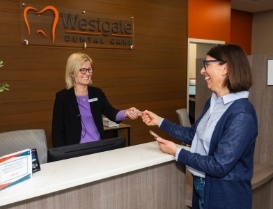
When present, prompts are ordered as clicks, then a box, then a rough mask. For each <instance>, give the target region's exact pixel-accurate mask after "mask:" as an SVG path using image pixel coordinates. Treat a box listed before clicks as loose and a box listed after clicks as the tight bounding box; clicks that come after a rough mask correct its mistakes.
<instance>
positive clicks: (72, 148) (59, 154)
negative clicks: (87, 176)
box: [47, 137, 126, 162]
mask: <svg viewBox="0 0 273 209" xmlns="http://www.w3.org/2000/svg"><path fill="white" fill-rule="evenodd" d="M125 142H126V139H125V137H115V138H111V139H103V140H100V141H96V142H88V143H84V144H73V145H67V146H63V147H55V148H51V149H48V155H47V162H53V161H58V160H64V159H68V158H73V157H79V156H83V155H89V154H94V153H98V152H104V151H108V150H113V149H118V148H122V147H125Z"/></svg>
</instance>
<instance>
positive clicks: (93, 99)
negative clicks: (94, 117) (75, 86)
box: [88, 97, 98, 102]
mask: <svg viewBox="0 0 273 209" xmlns="http://www.w3.org/2000/svg"><path fill="white" fill-rule="evenodd" d="M96 101H98V98H97V97H96V98H92V99H88V102H96Z"/></svg>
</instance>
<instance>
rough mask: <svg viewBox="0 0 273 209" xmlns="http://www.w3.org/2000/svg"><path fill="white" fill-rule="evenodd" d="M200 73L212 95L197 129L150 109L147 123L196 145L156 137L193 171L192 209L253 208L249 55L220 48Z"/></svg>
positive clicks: (253, 124) (253, 125)
mask: <svg viewBox="0 0 273 209" xmlns="http://www.w3.org/2000/svg"><path fill="white" fill-rule="evenodd" d="M201 74H202V75H203V76H204V79H205V81H206V82H207V87H208V88H209V89H210V90H211V91H212V96H211V98H210V99H209V100H208V101H207V102H206V104H205V107H204V110H203V112H202V114H201V116H200V118H199V119H198V120H197V121H196V122H195V124H194V125H193V126H192V127H190V128H188V127H183V126H179V125H176V124H174V123H172V122H170V121H168V120H167V119H165V118H161V117H160V116H158V115H156V114H154V113H152V112H150V111H147V110H146V111H144V112H143V114H142V119H143V121H144V122H145V123H146V124H147V125H149V126H154V125H157V126H158V127H159V128H160V129H161V130H163V131H165V132H166V133H168V134H169V135H170V136H172V137H173V138H176V139H178V140H181V141H183V142H184V143H187V144H189V145H191V148H190V151H188V150H186V149H183V148H178V146H177V145H176V144H175V143H173V142H171V141H168V140H165V139H162V138H160V137H156V140H157V142H158V144H159V148H160V150H161V151H163V152H165V153H169V154H172V155H174V156H175V159H176V160H177V162H178V163H180V164H183V165H187V167H188V169H189V171H190V172H191V174H192V176H193V200H192V208H193V209H198V208H199V209H251V205H252V189H251V178H252V176H253V158H254V149H255V141H256V137H257V134H258V126H257V117H256V111H255V109H254V107H253V105H252V104H251V103H250V101H249V99H248V96H249V89H250V87H251V85H252V76H251V71H250V65H249V62H248V59H247V56H246V54H245V52H244V51H243V50H242V48H241V47H240V46H237V45H234V44H225V45H218V46H215V47H213V48H211V49H210V50H209V51H208V53H207V56H206V59H205V60H204V67H203V68H202V69H201Z"/></svg>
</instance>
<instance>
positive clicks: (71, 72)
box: [65, 52, 92, 89]
mask: <svg viewBox="0 0 273 209" xmlns="http://www.w3.org/2000/svg"><path fill="white" fill-rule="evenodd" d="M86 61H89V62H90V64H92V59H91V58H90V57H89V56H88V55H87V54H84V53H80V52H77V53H73V54H71V55H70V56H69V57H68V59H67V62H66V69H65V83H66V89H71V88H72V87H74V86H75V77H76V75H77V74H78V72H79V71H80V69H81V67H82V64H83V63H84V62H86ZM91 83H92V81H91V80H90V83H89V85H91Z"/></svg>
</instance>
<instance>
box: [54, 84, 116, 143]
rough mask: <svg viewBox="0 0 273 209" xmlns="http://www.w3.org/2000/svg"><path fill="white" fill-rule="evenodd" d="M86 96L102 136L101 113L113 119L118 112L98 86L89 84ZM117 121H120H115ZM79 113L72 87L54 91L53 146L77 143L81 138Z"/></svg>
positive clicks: (102, 136)
mask: <svg viewBox="0 0 273 209" xmlns="http://www.w3.org/2000/svg"><path fill="white" fill-rule="evenodd" d="M88 97H89V99H92V100H93V101H92V102H90V107H91V114H92V115H93V118H94V121H95V124H96V126H97V129H98V131H99V133H100V136H101V139H103V138H104V129H103V122H102V114H103V115H105V116H106V117H107V118H109V119H110V120H112V121H115V118H116V115H117V113H118V112H119V110H118V109H115V108H114V107H113V106H112V105H111V104H110V102H109V101H108V100H107V98H106V96H105V94H104V93H103V91H102V90H101V89H99V88H96V87H93V86H89V87H88ZM116 122H117V123H118V122H120V121H116ZM81 130H82V123H81V114H80V110H79V107H78V103H77V98H76V95H75V92H74V88H71V89H68V90H67V89H63V90H61V91H59V92H57V93H56V98H55V102H54V108H53V119H52V144H53V147H60V146H65V145H71V144H79V143H80V140H81Z"/></svg>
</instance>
